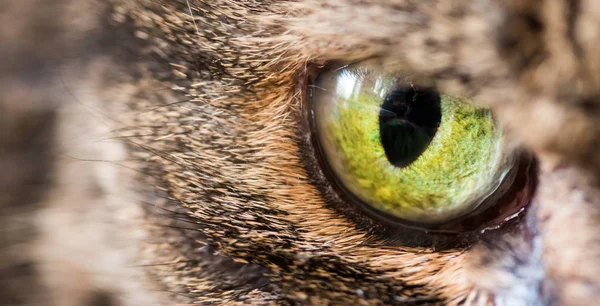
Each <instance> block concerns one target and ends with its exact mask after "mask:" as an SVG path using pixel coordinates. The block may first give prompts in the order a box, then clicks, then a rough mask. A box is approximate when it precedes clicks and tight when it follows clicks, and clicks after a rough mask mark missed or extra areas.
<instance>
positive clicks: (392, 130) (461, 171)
mask: <svg viewBox="0 0 600 306" xmlns="http://www.w3.org/2000/svg"><path fill="white" fill-rule="evenodd" d="M314 88H315V89H314V91H313V97H312V99H313V119H314V128H315V130H316V134H317V138H318V143H319V147H320V151H321V155H322V156H323V157H324V159H325V161H326V164H327V165H328V168H329V169H330V171H331V172H332V173H333V176H334V177H335V179H336V181H337V184H338V185H340V186H341V187H342V188H343V189H344V190H345V192H347V193H349V194H350V195H351V196H352V197H353V198H356V199H358V200H359V201H360V202H362V203H363V204H364V205H366V206H368V207H369V208H371V209H374V210H376V211H378V212H381V213H383V214H386V215H389V216H391V217H393V218H395V219H399V220H402V221H406V222H407V223H412V224H425V225H436V224H443V223H446V222H450V221H455V220H457V219H459V218H461V217H464V216H466V215H468V214H470V213H473V212H474V211H477V210H480V209H485V208H486V207H487V206H489V205H490V202H492V201H490V198H493V197H495V196H497V193H498V192H499V190H501V189H502V188H501V187H502V186H504V185H507V184H508V185H510V183H511V182H512V180H513V179H514V173H513V171H511V169H512V168H513V166H514V164H515V161H516V159H517V158H515V154H514V152H513V150H511V149H509V148H508V146H507V144H506V141H505V139H504V137H503V133H502V128H501V127H500V126H499V125H498V124H496V122H495V121H494V118H493V116H492V114H491V112H490V111H489V110H486V109H482V108H478V107H476V106H473V105H471V104H469V100H468V99H466V98H460V97H453V96H449V95H445V94H443V93H438V92H437V91H436V90H435V89H432V88H423V87H419V86H418V85H416V84H413V83H412V82H411V79H410V76H409V75H407V74H402V73H399V72H386V71H385V69H383V68H381V67H377V66H375V65H362V64H359V65H351V66H346V67H344V68H342V69H338V70H334V71H329V72H325V73H323V74H321V75H320V76H319V77H318V79H317V80H316V83H315V86H314ZM484 206H486V207H484Z"/></svg>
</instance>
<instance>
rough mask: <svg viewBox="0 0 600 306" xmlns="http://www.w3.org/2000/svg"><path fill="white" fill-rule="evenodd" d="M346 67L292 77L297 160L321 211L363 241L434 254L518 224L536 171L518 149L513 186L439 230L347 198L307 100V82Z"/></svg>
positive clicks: (310, 69) (315, 68)
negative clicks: (333, 214)
mask: <svg viewBox="0 0 600 306" xmlns="http://www.w3.org/2000/svg"><path fill="white" fill-rule="evenodd" d="M352 64H355V63H350V64H348V63H345V64H343V63H342V64H341V63H327V64H325V65H316V64H310V65H307V66H306V68H305V70H304V71H301V72H300V73H299V75H298V82H297V86H296V91H297V95H298V96H299V97H300V99H301V101H300V102H301V103H300V105H301V107H300V108H298V110H297V112H298V113H297V115H296V117H297V120H298V122H299V124H298V127H299V135H303V137H300V138H299V145H300V148H301V150H300V152H301V157H302V160H303V162H304V163H303V164H304V166H305V169H306V170H307V173H308V175H309V178H310V179H311V183H312V184H313V185H314V186H315V187H316V188H317V189H318V190H319V192H320V193H321V195H322V196H323V198H324V200H325V202H326V206H327V207H330V208H332V209H333V210H335V211H337V212H339V213H341V214H342V215H344V216H345V217H347V218H348V219H349V220H350V221H352V223H354V225H355V226H356V227H357V228H359V229H362V230H365V231H366V232H367V233H368V234H369V239H367V241H365V243H376V244H379V245H381V244H383V245H389V246H404V247H430V248H434V249H436V250H445V249H452V248H464V247H468V246H470V245H472V244H473V243H474V242H476V241H478V240H480V239H482V238H484V236H489V235H497V234H503V233H505V232H508V231H511V230H513V229H514V228H515V227H516V226H518V225H519V224H521V221H522V220H523V219H524V218H525V217H526V216H527V211H528V207H529V206H530V202H531V199H532V198H533V194H534V193H535V190H536V187H537V177H538V172H539V171H538V162H537V159H536V157H535V156H534V155H533V154H531V153H529V152H527V151H525V150H523V149H521V150H520V151H519V152H518V154H517V156H518V157H517V159H518V163H517V164H518V165H517V166H516V170H514V171H516V172H517V173H516V176H515V182H513V183H512V184H511V186H510V187H509V191H506V192H505V193H503V195H502V196H501V197H500V200H498V202H497V203H496V204H493V205H489V206H486V207H485V209H477V210H475V211H473V212H471V213H469V214H467V215H466V216H465V217H464V218H460V219H458V220H454V221H452V222H449V223H446V224H442V225H441V226H439V228H435V227H429V228H425V227H423V226H422V225H418V224H412V225H411V224H408V222H406V221H405V220H402V223H401V222H399V220H398V218H396V217H393V216H390V215H387V216H386V214H385V213H383V212H381V211H379V210H376V209H375V208H373V207H371V206H369V205H368V204H366V203H364V202H362V201H361V200H359V199H357V198H356V196H354V195H352V194H350V193H349V192H348V191H347V190H346V189H345V187H343V186H342V185H341V183H340V182H339V179H337V177H336V176H335V174H334V173H333V171H332V170H331V169H330V166H329V165H328V163H327V161H326V159H325V156H324V152H322V150H321V147H320V145H319V143H318V141H319V140H318V135H317V133H316V126H315V120H314V119H315V114H314V109H313V101H312V99H313V95H314V90H315V89H316V86H314V85H313V84H314V82H315V80H316V79H317V77H318V76H319V75H320V74H321V73H322V72H324V71H329V70H336V69H343V68H344V67H346V66H349V65H352ZM428 86H431V85H428ZM517 181H519V182H517ZM517 187H518V188H517ZM505 198H507V199H505ZM511 207H512V208H511Z"/></svg>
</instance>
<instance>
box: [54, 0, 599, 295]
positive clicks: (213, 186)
mask: <svg viewBox="0 0 600 306" xmlns="http://www.w3.org/2000/svg"><path fill="white" fill-rule="evenodd" d="M99 7H100V8H101V9H98V10H97V11H98V12H103V13H102V14H98V13H94V14H96V15H98V16H99V17H98V25H96V26H95V27H92V28H94V29H96V30H95V31H97V32H91V33H102V36H103V37H108V38H109V39H103V40H99V41H95V44H96V46H97V45H100V46H109V47H108V48H106V49H97V48H96V49H92V50H94V52H92V53H93V55H94V56H90V57H91V58H92V59H91V60H89V64H88V62H86V63H85V64H83V65H84V66H85V67H87V70H83V69H81V68H79V67H78V68H77V69H72V70H74V73H73V74H70V78H69V80H76V79H77V73H75V72H81V71H90V73H91V74H99V75H100V74H101V75H100V76H99V77H98V78H99V79H100V80H101V81H97V80H96V81H94V80H92V81H91V82H92V83H94V82H95V83H94V84H96V83H102V84H103V86H104V87H102V86H100V88H108V87H110V88H111V90H112V91H109V90H103V89H99V90H98V89H96V90H95V91H93V93H92V94H91V95H92V96H94V95H95V96H97V97H102V99H100V100H102V101H103V102H101V103H100V105H101V106H100V107H101V108H102V109H105V110H106V113H105V114H109V116H114V117H118V120H116V121H118V122H109V123H106V122H104V123H106V124H107V125H108V126H109V130H110V131H114V134H115V137H117V138H118V139H121V140H123V142H124V143H126V145H127V147H128V148H129V152H130V155H129V156H130V157H129V159H128V162H130V163H131V165H129V164H128V165H127V167H130V168H133V169H136V174H135V175H132V176H133V177H134V178H135V180H136V181H137V182H138V183H139V185H137V184H136V185H135V187H131V188H130V190H129V191H128V192H133V191H135V192H138V194H149V195H150V196H144V197H143V200H139V201H138V202H140V203H138V204H140V206H142V207H143V208H144V209H145V214H144V215H143V216H139V215H136V217H135V218H139V219H140V220H143V222H142V223H143V225H144V226H143V228H144V230H146V231H147V233H149V237H152V239H150V240H151V241H150V242H148V241H145V242H146V245H145V246H144V252H143V256H140V257H143V258H145V261H144V262H145V263H148V265H147V267H146V266H145V267H144V270H147V271H149V274H150V275H151V277H150V278H151V279H152V280H153V282H154V283H156V284H157V286H159V287H160V288H161V289H164V290H166V291H168V292H175V293H176V294H175V295H177V296H175V297H172V296H170V297H168V299H170V300H176V301H182V302H205V303H209V302H213V303H226V302H227V303H232V304H236V303H239V304H242V303H258V304H262V303H265V304H268V303H272V304H296V303H297V304H309V305H321V304H335V305H338V304H339V305H347V304H351V303H352V304H354V303H356V304H361V305H362V304H364V305H371V304H405V303H408V304H424V305H425V304H441V305H584V304H586V302H587V303H588V304H589V302H588V301H593V300H595V298H597V297H598V295H599V292H600V264H599V263H598V258H600V256H598V255H600V254H598V253H600V240H599V239H600V238H597V236H596V235H595V231H596V229H597V228H598V227H599V226H600V224H599V223H600V193H598V182H597V177H598V171H599V170H600V169H599V167H600V155H598V153H597V147H598V145H599V144H598V138H597V135H598V127H597V125H596V124H595V123H596V122H597V118H596V117H597V116H598V107H596V105H597V103H598V101H597V100H598V98H597V97H598V92H599V91H600V85H599V84H600V83H599V81H598V78H599V75H600V74H599V73H598V72H599V71H600V55H599V54H600V53H598V52H596V46H595V45H596V44H595V42H596V41H597V38H598V36H599V35H600V32H599V30H598V29H600V27H598V23H599V22H600V18H599V16H600V15H599V14H600V5H598V4H594V3H593V2H592V1H554V2H552V3H550V2H539V3H534V2H532V3H524V2H520V1H509V0H506V1H502V2H497V1H487V0H472V1H403V0H401V1H379V2H375V1H350V0H334V1H321V0H305V1H296V2H287V1H263V2H255V1H231V0H216V1H190V2H187V1H169V2H165V3H158V2H156V1H127V0H119V1H112V2H110V3H103V5H100V6H99ZM88 11H91V10H88ZM94 14H91V15H94ZM96 15H94V16H96ZM84 32H85V31H84ZM85 33H88V32H85ZM117 35H123V36H122V37H124V38H125V39H123V40H118V41H117V40H114V39H110V37H116V36H117ZM69 37H70V38H69V39H67V40H68V41H79V40H82V39H83V38H81V37H79V36H75V38H73V37H74V36H69ZM119 37H121V36H119ZM72 48H77V47H72ZM96 53H98V54H97V56H95V54H96ZM96 57H98V58H102V59H103V61H102V63H101V64H100V66H101V67H103V68H102V69H96V68H97V67H98V65H99V64H98V59H97V58H96ZM374 61H375V62H377V63H378V65H379V66H380V67H384V68H382V69H384V70H386V71H391V72H399V71H402V72H403V73H405V74H407V75H410V78H411V82H412V81H414V82H415V84H416V83H418V84H422V85H423V86H428V87H430V88H435V90H436V91H437V92H440V93H442V94H447V95H451V96H456V97H469V100H471V101H472V102H470V103H473V104H474V105H476V106H477V107H483V108H487V109H490V110H491V111H492V112H493V120H494V121H495V122H498V124H500V125H501V126H502V129H503V132H504V137H505V138H506V139H507V143H510V145H511V147H519V148H522V150H524V152H525V151H526V152H528V153H524V156H527V159H526V161H527V162H524V163H523V165H526V167H525V168H526V171H521V172H519V174H517V176H518V177H519V181H520V182H522V184H521V185H520V186H521V187H519V188H516V189H514V190H515V191H514V195H512V196H511V197H509V199H508V200H506V201H507V202H510V203H513V202H511V201H515V199H517V198H518V201H517V202H518V203H519V205H517V207H516V208H515V210H514V211H512V210H508V211H509V212H511V213H510V214H508V215H510V218H509V217H508V215H507V216H504V215H502V214H501V213H498V214H497V215H494V214H491V215H490V213H489V210H486V212H487V213H486V216H487V217H486V218H483V219H482V218H474V219H473V220H474V221H472V222H471V223H470V224H471V225H470V226H468V227H466V226H464V224H463V223H460V224H459V223H457V224H458V225H453V226H452V227H451V230H449V231H447V230H446V229H445V228H444V230H443V231H441V230H432V229H431V227H430V226H429V225H427V226H421V225H420V224H419V225H418V226H413V225H410V224H409V225H407V224H406V223H402V222H400V223H398V222H396V221H390V219H389V218H385V217H381V215H380V214H379V213H378V212H374V211H373V210H369V209H365V208H364V206H361V205H360V204H358V203H357V202H358V201H354V200H353V199H352V197H348V196H347V194H345V193H344V191H340V186H339V185H340V184H339V182H337V183H336V177H335V175H332V171H329V170H328V169H327V167H328V163H329V161H328V160H327V159H324V158H322V156H320V155H319V154H320V153H319V152H321V151H319V150H320V147H319V146H320V144H319V138H318V136H317V135H316V131H315V129H314V120H315V118H314V113H313V112H312V111H313V110H314V103H317V102H315V99H316V98H315V97H316V96H318V95H317V94H315V90H319V89H318V87H319V86H318V85H319V84H321V83H319V82H320V81H319V80H320V79H319V78H320V77H321V78H322V76H323V75H326V74H327V73H333V72H334V71H336V69H345V68H344V67H347V66H346V65H355V66H357V65H358V66H359V67H362V66H363V65H366V63H372V62H374ZM94 65H96V66H94ZM88 78H90V79H93V78H91V77H86V79H88ZM68 84H70V83H68ZM76 84H79V85H78V86H80V87H81V88H90V87H94V86H90V85H88V84H87V83H85V82H83V83H76ZM411 84H412V83H411ZM315 88H317V89H315ZM325 89H327V87H325ZM123 100H125V101H123ZM115 101H117V102H115ZM61 116H62V117H60V118H67V119H68V118H69V117H68V115H61ZM65 116H67V117H65ZM442 117H443V114H442ZM438 129H439V127H438ZM66 130H70V129H69V128H66ZM105 132H106V131H105ZM67 134H68V133H67ZM473 158H476V157H473ZM131 160H133V162H132V161H131ZM78 171H87V170H86V169H80V170H78ZM78 173H81V172H78ZM128 175H131V173H129V174H128ZM113 179H114V178H113ZM63 185H64V184H63ZM120 187H122V186H120ZM112 188H115V187H114V186H113V187H112ZM72 189H74V190H76V189H77V188H76V187H73V188H72ZM108 189H110V188H108ZM121 189H122V188H117V189H110V190H108V191H106V190H105V191H102V192H105V193H107V194H110V193H114V191H111V190H120V191H118V192H124V191H122V190H121ZM140 190H142V191H141V192H140ZM511 190H513V189H511ZM102 192H100V193H102ZM140 197H141V196H140ZM82 198H83V199H85V198H86V197H85V196H82ZM76 202H77V203H80V202H85V201H84V200H77V201H76ZM81 205H85V204H81ZM498 205H501V204H498ZM494 207H497V206H494ZM502 207H504V206H502ZM494 211H495V210H492V212H494ZM498 211H500V210H498ZM504 212H506V211H504ZM477 216H479V214H477ZM498 216H500V217H498ZM131 218H133V217H131ZM59 220H60V218H59ZM44 228H45V229H46V230H47V231H48V232H52V231H53V229H52V227H44ZM82 240H85V239H84V238H82ZM60 243H61V242H54V244H56V245H60ZM80 244H83V245H85V244H86V243H85V242H81V243H80ZM115 248H116V249H118V248H119V247H115ZM101 252H102V251H100V253H101ZM136 258H137V257H136ZM115 269H116V268H114V267H112V268H106V270H115ZM126 277H129V278H134V276H132V275H130V274H127V275H126V276H125V279H127V278H126ZM107 287H108V288H110V286H107ZM132 288H133V287H132ZM135 288H138V287H135ZM135 288H133V289H131V290H138V289H135ZM111 290H113V289H110V290H108V291H109V292H111ZM124 290H125V289H124ZM127 290H130V289H127ZM115 294H117V293H115ZM178 294H179V295H178Z"/></svg>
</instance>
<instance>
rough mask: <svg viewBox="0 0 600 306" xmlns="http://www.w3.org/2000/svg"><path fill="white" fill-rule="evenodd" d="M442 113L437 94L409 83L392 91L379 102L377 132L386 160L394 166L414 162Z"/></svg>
mask: <svg viewBox="0 0 600 306" xmlns="http://www.w3.org/2000/svg"><path fill="white" fill-rule="evenodd" d="M441 119H442V112H441V109H440V95H439V94H438V93H437V92H436V91H435V90H433V89H429V88H425V89H418V88H415V87H414V86H412V85H406V86H399V87H396V88H395V89H394V90H392V91H391V92H390V93H389V94H388V95H387V97H386V98H385V100H384V101H383V105H381V110H380V112H379V131H380V135H381V144H382V146H383V149H384V150H385V155H386V156H387V158H388V160H389V161H390V162H391V163H392V164H393V165H394V166H396V167H406V166H408V165H410V164H411V163H412V162H414V161H415V160H416V159H417V158H418V157H419V156H420V155H421V154H423V152H424V151H425V150H426V149H427V146H429V143H430V142H431V140H432V139H433V136H434V135H435V133H436V131H437V129H438V126H439V125H440V120H441Z"/></svg>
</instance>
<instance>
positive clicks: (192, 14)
mask: <svg viewBox="0 0 600 306" xmlns="http://www.w3.org/2000/svg"><path fill="white" fill-rule="evenodd" d="M185 2H186V3H187V6H188V9H189V10H190V16H191V17H192V22H193V23H194V27H195V28H196V33H198V35H200V29H198V25H197V24H196V20H195V19H194V13H192V6H191V5H190V0H185Z"/></svg>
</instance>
